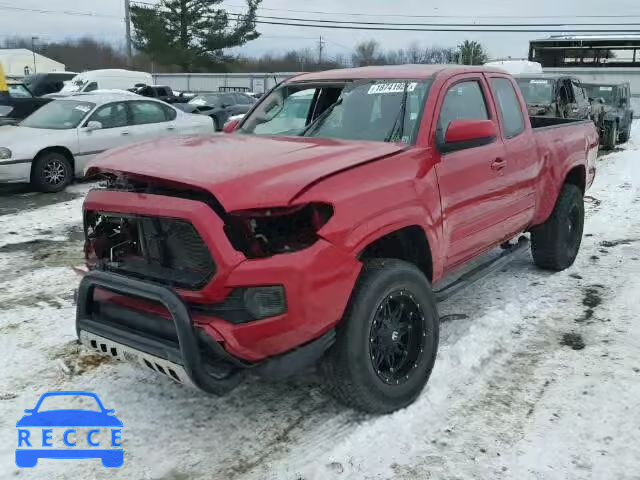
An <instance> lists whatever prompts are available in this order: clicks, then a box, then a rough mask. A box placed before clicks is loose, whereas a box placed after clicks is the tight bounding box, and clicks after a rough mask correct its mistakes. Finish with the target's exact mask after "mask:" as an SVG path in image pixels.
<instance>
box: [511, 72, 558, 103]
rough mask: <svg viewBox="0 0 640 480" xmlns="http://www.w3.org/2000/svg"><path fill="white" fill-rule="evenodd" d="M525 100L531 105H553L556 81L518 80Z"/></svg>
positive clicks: (542, 79)
mask: <svg viewBox="0 0 640 480" xmlns="http://www.w3.org/2000/svg"><path fill="white" fill-rule="evenodd" d="M516 81H517V82H518V85H519V86H520V90H521V91H522V96H523V97H524V100H525V101H526V102H527V104H529V105H551V103H552V102H553V100H554V91H553V85H554V81H553V80H550V79H545V78H517V79H516Z"/></svg>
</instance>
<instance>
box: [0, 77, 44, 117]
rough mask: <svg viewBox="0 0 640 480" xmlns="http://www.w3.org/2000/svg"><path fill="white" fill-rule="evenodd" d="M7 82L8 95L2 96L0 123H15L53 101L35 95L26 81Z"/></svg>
mask: <svg viewBox="0 0 640 480" xmlns="http://www.w3.org/2000/svg"><path fill="white" fill-rule="evenodd" d="M6 84H7V90H6V95H3V96H0V125H13V124H15V123H17V122H19V121H20V120H22V119H23V118H26V117H27V116H29V115H31V114H32V113H33V112H35V111H36V110H37V109H39V108H40V107H42V106H43V105H45V104H47V103H49V102H50V101H51V99H49V98H41V97H35V96H34V95H33V94H32V93H31V91H30V90H29V88H28V87H27V86H26V85H25V84H24V83H19V82H6Z"/></svg>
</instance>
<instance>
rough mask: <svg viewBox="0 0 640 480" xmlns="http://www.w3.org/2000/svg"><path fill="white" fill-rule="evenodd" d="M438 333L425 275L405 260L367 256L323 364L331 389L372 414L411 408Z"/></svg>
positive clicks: (425, 376)
mask: <svg viewBox="0 0 640 480" xmlns="http://www.w3.org/2000/svg"><path fill="white" fill-rule="evenodd" d="M438 335H439V317H438V311H437V308H436V302H435V298H434V296H433V293H432V291H431V287H430V285H429V281H428V280H427V279H426V278H425V276H424V274H423V273H422V272H421V271H420V270H419V269H418V268H417V267H415V266H414V265H412V264H410V263H407V262H403V261H400V260H395V259H373V260H368V261H366V263H365V266H364V269H363V271H362V273H361V274H360V278H359V279H358V282H357V283H356V286H355V288H354V291H353V293H352V296H351V299H350V301H349V305H348V307H347V311H346V312H345V314H344V317H343V319H342V322H341V323H340V325H339V326H338V331H337V338H336V343H335V344H334V345H333V346H332V347H331V348H330V349H329V351H328V352H327V355H326V356H325V358H324V359H323V361H322V363H321V366H320V368H321V372H322V374H323V375H324V377H325V379H326V385H327V387H328V389H329V392H330V393H331V394H332V395H333V396H334V397H335V398H337V399H338V400H339V401H340V402H342V403H344V404H345V405H347V406H349V407H353V408H356V409H359V410H362V411H365V412H369V413H389V412H393V411H395V410H398V409H400V408H403V407H406V406H407V405H409V404H410V403H412V402H413V401H414V400H415V399H416V398H417V397H418V395H419V394H420V392H421V391H422V389H423V388H424V386H425V384H426V383H427V380H428V379H429V376H430V374H431V370H432V369H433V365H434V363H435V359H436V352H437V350H438Z"/></svg>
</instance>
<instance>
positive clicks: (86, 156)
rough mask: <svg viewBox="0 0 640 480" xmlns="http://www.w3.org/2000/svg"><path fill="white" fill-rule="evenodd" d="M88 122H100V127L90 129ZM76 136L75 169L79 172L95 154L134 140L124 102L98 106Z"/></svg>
mask: <svg viewBox="0 0 640 480" xmlns="http://www.w3.org/2000/svg"><path fill="white" fill-rule="evenodd" d="M89 122H100V124H101V128H98V129H96V130H90V129H89V128H88V127H87V125H88V124H89ZM78 137H79V138H78V140H79V145H80V150H79V152H78V153H77V154H76V170H77V171H79V172H83V171H84V167H85V165H86V164H87V162H89V160H91V159H92V158H93V157H95V156H96V155H97V154H99V153H101V152H104V151H105V150H108V149H110V148H115V147H120V146H122V145H127V144H129V143H132V142H134V141H135V138H133V136H132V135H131V132H130V122H129V114H128V109H127V105H126V103H125V102H115V103H109V104H107V105H103V106H101V107H99V108H98V109H97V110H96V111H95V112H93V113H92V114H91V115H90V116H89V118H88V119H87V120H85V121H84V122H83V123H82V126H81V127H80V131H79V135H78Z"/></svg>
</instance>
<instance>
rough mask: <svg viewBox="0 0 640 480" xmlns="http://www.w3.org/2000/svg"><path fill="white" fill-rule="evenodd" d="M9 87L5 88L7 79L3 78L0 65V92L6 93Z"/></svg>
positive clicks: (0, 65)
mask: <svg viewBox="0 0 640 480" xmlns="http://www.w3.org/2000/svg"><path fill="white" fill-rule="evenodd" d="M8 91H9V87H8V86H7V77H5V76H4V70H3V69H2V64H1V63H0V92H8Z"/></svg>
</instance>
